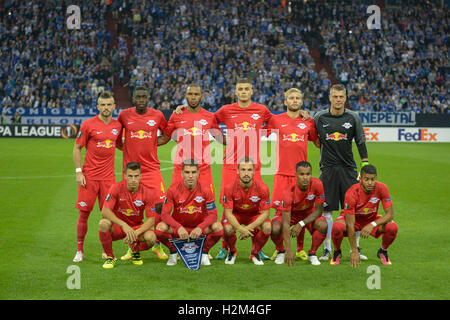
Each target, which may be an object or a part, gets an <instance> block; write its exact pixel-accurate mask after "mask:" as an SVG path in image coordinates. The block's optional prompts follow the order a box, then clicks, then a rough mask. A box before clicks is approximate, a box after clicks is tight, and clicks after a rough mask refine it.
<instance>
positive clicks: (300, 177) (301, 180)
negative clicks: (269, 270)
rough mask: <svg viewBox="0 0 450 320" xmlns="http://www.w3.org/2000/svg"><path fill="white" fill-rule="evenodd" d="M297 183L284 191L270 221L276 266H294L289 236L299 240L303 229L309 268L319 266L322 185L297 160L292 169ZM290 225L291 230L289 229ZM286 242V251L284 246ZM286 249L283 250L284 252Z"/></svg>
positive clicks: (323, 222) (322, 236)
mask: <svg viewBox="0 0 450 320" xmlns="http://www.w3.org/2000/svg"><path fill="white" fill-rule="evenodd" d="M295 176H296V178H297V183H296V184H295V185H292V186H290V187H289V188H288V189H287V190H285V192H284V195H283V196H282V201H281V208H279V209H278V210H277V213H276V215H275V217H274V218H273V219H272V241H273V242H274V244H275V248H276V250H277V252H278V255H277V257H276V259H275V263H276V264H283V263H284V260H285V259H286V263H287V264H288V265H289V266H293V265H294V260H295V257H294V253H293V252H292V250H291V240H290V237H291V236H292V237H298V236H299V234H300V233H301V231H302V229H303V228H305V229H308V231H309V233H310V234H311V237H312V243H311V249H310V250H309V255H308V260H309V261H311V264H312V265H320V261H319V259H318V258H317V256H316V251H317V249H318V248H319V247H320V245H321V244H322V242H323V240H324V239H325V236H326V233H327V222H326V220H325V218H324V217H322V212H323V203H324V201H325V195H324V192H323V184H322V181H320V180H319V179H317V178H313V177H312V167H311V164H310V163H309V162H307V161H300V162H298V163H297V165H296V168H295ZM291 226H293V227H292V229H291ZM283 240H284V242H285V243H286V249H285V248H284V246H283ZM285 250H286V251H285Z"/></svg>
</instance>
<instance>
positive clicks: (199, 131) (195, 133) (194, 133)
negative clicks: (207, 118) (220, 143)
mask: <svg viewBox="0 0 450 320" xmlns="http://www.w3.org/2000/svg"><path fill="white" fill-rule="evenodd" d="M205 133H206V131H205V130H202V129H199V128H197V127H192V128H189V129H184V135H185V136H187V135H189V136H193V137H196V136H202V135H204V134H205Z"/></svg>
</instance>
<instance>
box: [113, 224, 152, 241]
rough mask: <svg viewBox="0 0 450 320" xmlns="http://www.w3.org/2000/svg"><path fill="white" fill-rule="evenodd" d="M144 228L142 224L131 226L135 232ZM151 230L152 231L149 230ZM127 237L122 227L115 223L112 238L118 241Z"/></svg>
mask: <svg viewBox="0 0 450 320" xmlns="http://www.w3.org/2000/svg"><path fill="white" fill-rule="evenodd" d="M141 226H142V224H138V225H135V226H130V227H131V228H133V230H136V229H139V228H140V227H141ZM149 230H151V229H149ZM126 236H127V234H126V233H125V231H123V229H122V227H120V226H118V225H117V224H115V223H113V232H112V233H111V238H112V240H113V241H117V240H120V239H123V238H125V237H126Z"/></svg>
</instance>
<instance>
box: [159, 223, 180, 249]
mask: <svg viewBox="0 0 450 320" xmlns="http://www.w3.org/2000/svg"><path fill="white" fill-rule="evenodd" d="M155 234H156V237H157V238H158V240H159V241H161V243H163V244H164V245H165V246H166V247H167V248H168V249H169V251H170V253H175V252H177V249H175V247H174V246H173V244H172V243H171V242H170V239H172V238H173V237H172V235H171V234H170V233H168V232H164V231H160V230H158V229H156V230H155Z"/></svg>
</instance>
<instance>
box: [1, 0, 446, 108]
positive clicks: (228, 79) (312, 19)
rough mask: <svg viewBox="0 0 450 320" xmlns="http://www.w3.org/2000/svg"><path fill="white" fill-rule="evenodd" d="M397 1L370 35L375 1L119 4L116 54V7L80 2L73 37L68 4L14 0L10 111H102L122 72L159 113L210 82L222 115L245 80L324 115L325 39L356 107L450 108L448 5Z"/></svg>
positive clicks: (265, 93)
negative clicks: (111, 24) (289, 94)
mask: <svg viewBox="0 0 450 320" xmlns="http://www.w3.org/2000/svg"><path fill="white" fill-rule="evenodd" d="M394 2H396V3H398V4H399V5H398V6H397V7H395V6H394V7H393V8H391V7H386V10H385V11H383V14H382V19H381V30H369V29H368V28H367V25H366V21H367V17H368V14H367V13H366V10H367V6H368V4H367V3H364V2H362V3H361V2H358V1H348V3H347V4H344V5H341V4H340V2H338V1H331V2H330V1H328V2H325V1H296V2H292V7H291V6H287V7H284V8H283V7H282V6H281V1H280V0H272V1H264V2H263V1H261V2H256V1H250V0H242V1H236V0H230V1H213V0H202V1H199V0H194V1H190V2H186V1H181V0H174V1H162V0H155V1H145V0H137V1H128V0H127V1H123V2H120V1H119V2H118V1H113V5H112V6H111V7H112V10H113V11H114V12H115V13H116V14H117V11H119V9H120V11H121V12H120V13H121V14H122V15H125V14H129V15H127V16H125V19H124V20H122V22H121V25H120V26H118V29H117V32H118V34H119V39H118V41H117V43H118V44H117V46H115V47H112V46H111V43H112V34H111V33H110V32H108V31H107V30H106V12H107V5H106V1H103V0H102V1H88V2H84V3H83V4H81V5H80V8H81V12H82V24H81V29H80V30H78V31H73V30H72V31H68V30H67V28H66V13H65V12H64V8H65V6H63V5H62V4H61V2H60V1H55V0H51V1H46V2H45V3H41V2H40V1H36V0H33V1H27V2H25V3H23V2H19V1H3V3H2V8H1V9H0V34H1V35H0V39H1V45H0V50H1V54H0V63H1V68H0V106H2V107H9V106H21V107H32V108H39V107H50V108H52V107H56V108H60V107H62V108H64V107H70V108H76V107H77V106H78V107H81V106H86V105H89V106H95V101H96V97H97V92H98V91H99V89H98V88H104V89H106V90H112V87H113V75H115V74H116V75H118V76H119V77H118V78H119V80H122V79H130V80H129V82H128V83H126V84H125V85H127V86H129V87H130V89H131V90H132V89H133V88H134V87H135V86H138V85H148V86H149V87H150V90H151V97H152V98H151V107H154V108H158V109H171V108H174V107H175V106H177V105H179V104H181V103H183V99H184V95H183V93H184V92H185V89H186V85H187V84H188V83H190V82H199V83H200V84H201V85H202V88H203V89H204V90H205V94H204V100H203V101H204V105H205V107H206V108H207V109H210V110H211V111H215V110H217V109H218V108H219V107H220V106H221V105H223V104H226V103H231V102H232V101H234V99H235V96H234V92H233V83H235V80H236V79H237V77H239V76H242V75H243V74H244V75H246V76H248V77H249V78H251V79H252V80H253V84H254V96H253V97H254V100H255V102H259V103H263V104H265V105H266V106H267V107H268V108H269V109H271V110H273V111H284V109H285V107H284V105H283V103H282V101H283V92H284V91H285V90H286V89H287V88H289V87H298V88H300V89H301V90H302V91H303V92H304V107H305V108H306V109H307V110H312V111H317V110H321V109H323V108H326V107H327V106H328V103H329V102H328V93H327V92H328V89H329V87H330V85H331V81H330V76H329V75H328V74H327V72H326V71H325V70H323V69H322V70H320V71H319V72H316V70H315V67H316V64H315V62H314V59H313V58H312V56H311V53H310V49H309V47H308V44H310V45H312V46H318V45H319V41H320V39H323V43H322V45H321V46H320V48H319V49H320V51H321V52H323V56H324V57H326V59H329V60H330V62H331V64H332V66H333V71H334V74H335V76H336V77H337V79H338V80H339V82H341V83H343V84H345V85H346V86H347V89H348V92H347V93H348V97H349V105H350V107H351V108H352V109H354V110H370V111H401V110H404V111H409V110H412V111H415V112H424V113H447V112H449V111H448V105H449V100H448V94H447V93H448V87H449V86H448V84H449V77H450V76H449V72H448V68H449V66H448V41H449V40H448V34H449V27H448V25H449V24H448V19H449V18H448V14H447V13H448V9H447V8H445V9H441V8H440V1H427V2H426V3H425V2H421V1H419V2H418V1H414V2H408V3H406V2H405V1H394ZM405 7H407V8H408V9H407V10H404V8H405ZM122 8H125V9H126V10H123V11H122ZM350 32H351V33H350ZM127 41H129V42H131V43H132V46H131V47H132V48H133V49H132V52H127V48H126V43H127ZM127 55H129V57H126V56H127ZM125 58H127V61H128V66H127V68H124V66H123V64H122V63H121V61H123V60H124V59H125ZM128 58H129V59H128ZM124 73H128V74H124ZM100 90H102V89H100Z"/></svg>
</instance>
